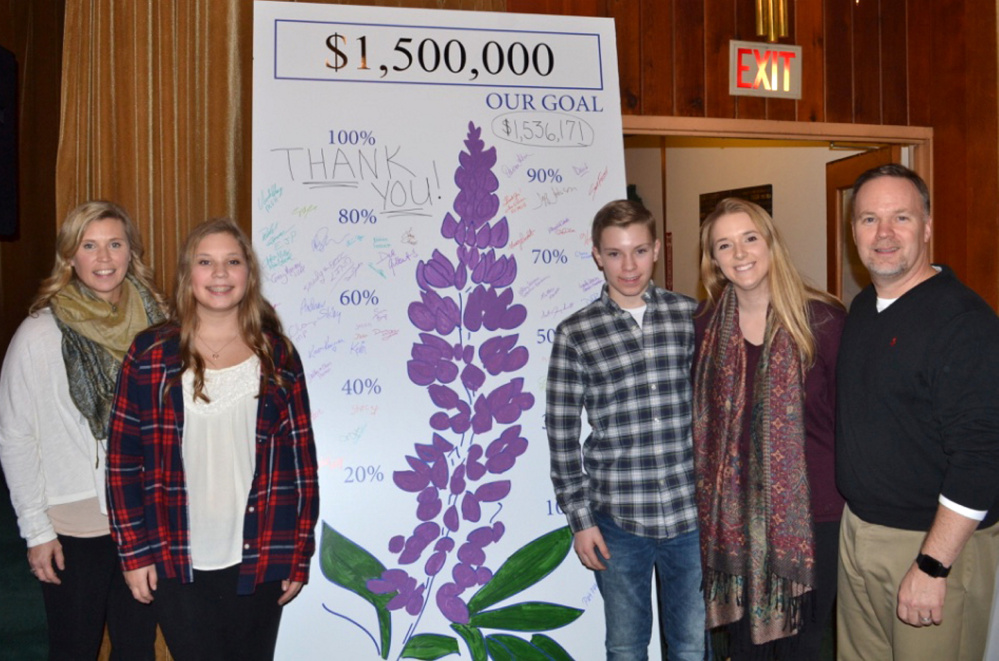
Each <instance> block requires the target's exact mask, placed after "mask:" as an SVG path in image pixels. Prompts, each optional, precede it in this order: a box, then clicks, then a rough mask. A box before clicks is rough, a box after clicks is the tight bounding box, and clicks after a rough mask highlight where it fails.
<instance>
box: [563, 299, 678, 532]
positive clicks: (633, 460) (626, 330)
mask: <svg viewBox="0 0 999 661" xmlns="http://www.w3.org/2000/svg"><path fill="white" fill-rule="evenodd" d="M642 298H643V299H644V300H645V302H646V304H647V306H648V307H647V308H646V310H645V316H644V319H643V323H642V326H641V327H640V326H639V325H638V323H637V322H636V321H635V319H634V318H633V317H632V315H631V313H630V312H628V311H627V310H623V309H622V308H621V307H620V306H619V305H618V304H617V303H615V302H614V301H613V300H611V298H610V295H609V293H608V288H607V285H606V284H605V285H604V287H603V291H602V293H601V295H600V298H598V299H597V300H596V301H594V302H593V303H590V304H589V305H588V306H586V307H585V308H583V309H582V310H579V311H578V312H576V313H574V314H572V315H571V316H570V317H568V318H567V319H565V320H564V321H563V322H562V323H561V324H559V326H558V329H557V330H556V334H555V342H554V345H553V347H552V355H551V362H550V363H549V366H548V385H547V405H546V419H545V420H546V422H545V424H546V426H547V428H548V445H549V449H550V450H551V475H552V483H553V484H554V487H555V495H556V497H557V499H558V504H559V506H560V507H561V508H562V510H563V511H564V512H565V513H566V515H567V517H568V519H569V525H570V527H571V528H572V531H573V532H578V531H580V530H583V529H585V528H589V527H591V526H594V525H596V521H595V520H594V513H595V512H600V513H601V514H606V515H608V516H610V517H612V518H613V519H614V521H615V523H617V525H618V526H620V527H621V528H623V529H624V530H626V531H628V532H631V533H633V534H636V535H640V536H643V537H653V538H657V539H663V538H669V537H675V536H676V535H680V534H683V533H687V532H690V531H692V530H695V529H696V528H697V509H696V506H695V503H694V460H693V447H692V439H691V383H690V367H691V360H692V358H693V354H694V324H693V321H692V315H693V312H694V308H695V306H696V303H695V302H694V300H693V299H691V298H688V297H686V296H683V295H681V294H677V293H674V292H671V291H667V290H665V289H660V288H659V287H656V286H655V285H651V284H650V285H649V288H648V290H646V292H645V293H644V294H643V295H642ZM584 409H585V411H586V415H587V421H588V422H589V424H590V427H591V429H592V432H591V433H590V435H589V436H588V437H587V438H586V441H585V442H584V443H583V444H582V447H580V433H581V428H582V422H581V416H582V413H583V410H584Z"/></svg>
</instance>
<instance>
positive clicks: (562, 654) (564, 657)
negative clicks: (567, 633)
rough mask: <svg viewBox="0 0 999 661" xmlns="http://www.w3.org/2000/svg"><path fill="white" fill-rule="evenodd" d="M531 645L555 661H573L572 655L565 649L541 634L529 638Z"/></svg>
mask: <svg viewBox="0 0 999 661" xmlns="http://www.w3.org/2000/svg"><path fill="white" fill-rule="evenodd" d="M531 644H532V645H534V646H535V647H537V648H540V649H542V650H544V651H545V653H546V654H547V655H548V656H550V657H551V658H552V659H554V660H555V661H573V658H572V655H571V654H569V653H568V652H567V651H565V648H564V647H562V646H561V645H559V644H558V643H557V642H555V639H554V638H549V637H548V636H546V635H545V634H543V633H539V634H535V635H533V636H531Z"/></svg>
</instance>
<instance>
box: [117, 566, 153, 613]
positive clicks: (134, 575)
mask: <svg viewBox="0 0 999 661" xmlns="http://www.w3.org/2000/svg"><path fill="white" fill-rule="evenodd" d="M156 582H157V576H156V565H147V566H145V567H140V568H139V569H132V570H129V571H126V572H125V584H126V585H128V589H129V590H131V591H132V596H133V597H135V600H136V601H138V602H140V603H143V604H151V603H153V593H154V592H156Z"/></svg>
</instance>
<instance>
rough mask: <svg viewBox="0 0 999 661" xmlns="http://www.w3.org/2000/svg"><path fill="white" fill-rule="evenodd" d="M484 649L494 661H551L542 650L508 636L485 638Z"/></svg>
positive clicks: (495, 635) (499, 635) (496, 635)
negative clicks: (487, 649) (485, 648)
mask: <svg viewBox="0 0 999 661" xmlns="http://www.w3.org/2000/svg"><path fill="white" fill-rule="evenodd" d="M486 647H488V648H489V656H490V657H492V658H493V660H494V661H551V657H549V656H548V654H547V653H545V651H544V650H542V649H540V648H538V647H535V646H534V645H532V644H531V643H529V642H527V641H526V640H524V639H523V638H517V637H516V636H510V635H508V634H503V633H497V634H493V635H491V636H486Z"/></svg>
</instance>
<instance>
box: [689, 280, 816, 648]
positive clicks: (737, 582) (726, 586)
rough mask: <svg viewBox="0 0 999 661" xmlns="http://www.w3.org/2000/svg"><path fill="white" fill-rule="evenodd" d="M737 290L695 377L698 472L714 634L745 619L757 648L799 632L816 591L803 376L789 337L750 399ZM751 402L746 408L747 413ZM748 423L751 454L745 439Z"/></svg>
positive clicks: (772, 349)
mask: <svg viewBox="0 0 999 661" xmlns="http://www.w3.org/2000/svg"><path fill="white" fill-rule="evenodd" d="M738 307H739V306H738V302H737V301H736V296H735V290H734V288H733V287H732V286H731V285H729V286H728V287H727V288H726V289H725V291H724V292H722V296H721V300H720V301H719V304H718V309H717V310H715V313H714V316H713V317H712V319H711V321H710V322H709V324H708V328H707V331H706V333H705V336H704V340H703V341H702V343H701V347H700V360H699V361H698V364H697V368H696V371H695V376H694V471H695V476H696V480H697V509H698V517H699V521H700V527H701V558H702V561H703V565H704V599H705V602H706V605H707V622H708V626H709V627H716V626H720V625H723V624H730V623H734V622H738V621H740V620H742V619H743V618H744V617H748V622H747V623H746V624H748V626H749V628H750V633H751V638H752V641H753V643H754V644H757V645H760V644H763V643H766V642H769V641H771V640H775V639H778V638H783V637H786V636H791V635H794V634H795V633H797V631H798V629H799V628H800V627H801V624H802V614H803V613H802V610H803V609H802V601H803V598H804V596H805V595H806V593H808V592H809V591H811V590H812V589H813V587H814V585H815V576H814V548H815V542H814V538H813V528H812V516H811V508H810V498H809V490H808V474H807V469H806V466H805V426H804V402H805V390H804V372H803V370H802V364H801V358H800V355H799V353H798V350H797V347H796V346H795V344H794V342H793V341H792V340H791V337H790V335H789V334H788V333H787V332H786V331H785V330H784V329H778V331H777V332H776V334H774V335H773V338H772V339H771V330H772V326H771V325H772V324H773V323H774V320H773V314H772V313H770V314H768V316H767V329H766V333H765V337H766V340H765V344H764V347H763V352H762V355H761V357H760V361H759V365H758V367H757V371H756V378H755V387H754V390H753V392H752V394H751V399H749V394H748V393H746V380H745V378H744V374H745V371H746V347H745V344H744V339H743V336H742V332H741V331H740V330H739V310H738ZM747 404H748V410H747ZM744 415H751V416H752V418H751V427H750V429H751V434H750V452H749V456H748V457H747V456H744V452H743V451H742V447H741V443H740V437H741V435H742V430H743V416H744Z"/></svg>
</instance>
